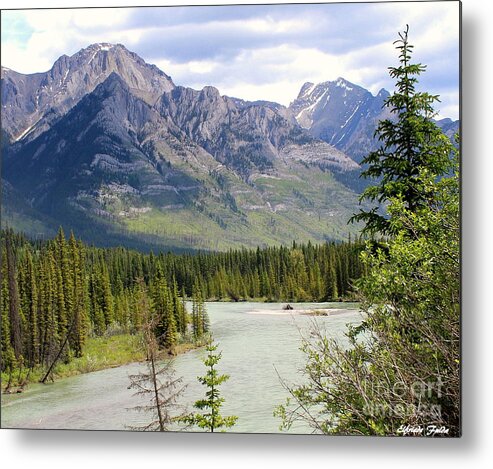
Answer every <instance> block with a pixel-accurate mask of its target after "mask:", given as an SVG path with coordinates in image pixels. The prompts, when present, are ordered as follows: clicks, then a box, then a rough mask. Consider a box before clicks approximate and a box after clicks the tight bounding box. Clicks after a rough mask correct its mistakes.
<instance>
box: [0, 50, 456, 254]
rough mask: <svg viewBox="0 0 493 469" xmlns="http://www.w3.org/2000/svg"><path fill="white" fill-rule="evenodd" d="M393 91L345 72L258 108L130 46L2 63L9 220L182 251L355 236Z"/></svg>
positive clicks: (5, 215) (41, 229)
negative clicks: (368, 168)
mask: <svg viewBox="0 0 493 469" xmlns="http://www.w3.org/2000/svg"><path fill="white" fill-rule="evenodd" d="M388 96H389V94H388V92H386V91H385V90H381V91H380V92H379V93H378V94H377V95H376V96H373V95H372V94H371V93H370V92H369V91H367V90H365V89H363V88H361V87H359V86H356V85H354V84H351V83H349V82H348V81H346V80H344V79H342V78H339V79H338V80H336V81H334V82H326V83H321V84H318V85H314V84H312V83H306V84H305V85H303V87H302V89H301V91H300V93H299V95H298V97H297V98H296V99H295V100H294V101H293V102H292V103H291V105H290V106H289V107H284V106H282V105H280V104H277V103H273V102H266V101H257V102H248V101H244V100H241V99H237V98H233V97H227V96H223V95H221V94H220V92H219V91H218V90H217V89H216V88H214V87H212V86H206V87H205V88H203V89H202V90H194V89H191V88H186V87H182V86H177V85H175V83H173V81H172V79H171V77H170V76H168V75H167V74H166V73H164V72H163V71H161V70H159V69H158V68H157V67H156V66H154V65H150V64H147V63H146V62H145V61H144V60H143V59H142V58H140V57H139V56H138V55H136V54H134V53H133V52H130V51H129V50H127V49H126V48H125V47H124V46H123V45H121V44H116V45H113V44H106V43H101V44H94V45H91V46H89V47H87V48H85V49H82V50H81V51H79V52H77V53H76V54H74V55H73V56H71V57H68V56H65V55H64V56H62V57H60V58H59V59H58V60H57V61H56V62H55V63H54V65H53V67H52V68H51V69H50V70H49V71H48V72H45V73H36V74H30V75H25V74H20V73H18V72H15V71H13V70H10V69H7V68H4V67H2V71H1V105H2V196H3V197H2V198H3V200H2V220H3V224H4V225H10V226H13V227H14V228H16V229H20V230H22V231H25V232H27V233H29V234H34V235H36V234H40V235H47V234H52V232H53V231H54V230H55V229H57V227H58V226H59V225H63V226H64V227H65V228H66V229H74V230H75V231H76V232H77V234H78V235H80V236H81V237H83V238H84V239H86V240H87V241H91V242H94V243H96V244H100V245H115V244H125V245H127V246H133V247H137V248H154V247H158V248H168V249H173V250H180V249H187V250H188V249H226V248H229V247H238V246H240V245H241V246H250V247H252V246H257V245H271V244H283V243H284V244H287V243H291V242H292V241H293V240H297V241H298V240H299V241H307V240H312V241H316V242H318V241H323V240H329V239H335V240H337V239H343V238H345V237H346V236H347V235H348V233H351V232H356V230H357V227H356V226H351V225H347V219H348V218H349V217H350V215H351V214H352V213H353V212H354V211H355V210H356V206H357V204H358V191H359V189H360V188H361V180H360V179H359V178H358V175H359V172H360V170H361V167H360V164H359V163H360V162H361V159H362V157H363V156H364V155H365V154H366V153H367V152H368V151H370V150H371V149H374V148H375V147H376V144H377V142H376V141H375V139H374V136H373V133H374V130H375V127H376V125H377V123H378V121H379V120H380V119H381V118H385V117H388V112H387V111H386V110H385V109H383V108H382V105H383V102H384V100H385V99H386V97H388ZM442 124H443V125H442V126H443V128H444V131H446V133H448V134H452V133H453V132H454V128H457V126H458V123H457V122H452V121H450V120H446V121H444V122H442Z"/></svg>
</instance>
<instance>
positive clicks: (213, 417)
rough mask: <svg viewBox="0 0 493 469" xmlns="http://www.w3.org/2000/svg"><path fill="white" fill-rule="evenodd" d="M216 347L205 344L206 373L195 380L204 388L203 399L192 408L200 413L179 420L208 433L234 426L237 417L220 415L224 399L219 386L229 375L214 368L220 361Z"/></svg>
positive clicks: (211, 344) (210, 343) (219, 354)
mask: <svg viewBox="0 0 493 469" xmlns="http://www.w3.org/2000/svg"><path fill="white" fill-rule="evenodd" d="M217 347H218V345H217V344H216V345H214V344H213V343H212V341H210V342H209V343H208V344H207V347H206V351H207V357H206V358H205V360H204V365H205V366H206V369H207V372H206V374H205V375H204V376H199V377H198V378H197V379H198V381H199V383H200V384H202V385H203V386H205V387H206V392H205V398H204V399H200V400H198V401H196V402H195V404H194V407H195V408H196V409H198V410H199V411H201V412H198V413H195V414H189V415H187V416H185V417H182V418H181V419H180V421H181V422H185V423H187V424H190V425H196V426H198V427H199V428H203V429H205V431H208V432H215V431H216V430H217V429H220V428H231V427H233V426H234V425H235V424H236V421H237V420H238V417H236V416H228V417H224V416H222V415H221V413H220V411H221V407H222V405H223V404H224V398H223V397H221V394H220V392H219V386H220V385H221V384H223V383H224V382H225V381H227V380H228V379H229V375H226V374H224V375H220V374H218V372H217V369H216V366H217V364H218V363H219V361H220V360H221V356H222V354H221V352H219V353H215V352H216V350H217Z"/></svg>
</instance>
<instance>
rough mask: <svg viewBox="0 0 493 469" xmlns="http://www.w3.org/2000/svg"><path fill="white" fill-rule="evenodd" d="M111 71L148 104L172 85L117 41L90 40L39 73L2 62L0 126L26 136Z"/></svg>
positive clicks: (36, 132) (19, 136) (16, 136)
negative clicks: (21, 70) (75, 51)
mask: <svg viewBox="0 0 493 469" xmlns="http://www.w3.org/2000/svg"><path fill="white" fill-rule="evenodd" d="M112 73H117V74H118V75H119V76H120V77H122V79H123V80H124V81H125V82H126V83H127V84H128V86H129V87H130V88H132V89H133V92H134V93H135V94H136V95H138V96H139V97H141V98H142V99H143V100H144V101H146V102H147V103H149V104H154V102H155V101H156V100H157V98H158V97H159V96H160V95H161V94H162V93H164V92H166V91H169V90H171V89H173V88H174V84H173V82H172V80H171V78H170V77H169V76H168V75H166V74H165V73H164V72H162V71H161V70H159V69H158V68H157V67H155V66H154V65H149V64H147V63H146V62H144V60H142V59H141V58H140V57H139V56H138V55H136V54H134V53H133V52H130V51H128V50H127V49H126V48H125V47H124V46H123V45H121V44H115V45H113V44H105V43H102V44H93V45H91V46H89V47H87V48H85V49H82V50H80V51H79V52H77V53H76V54H74V55H73V56H71V57H68V56H66V55H63V56H61V57H60V58H59V59H58V60H57V61H56V62H55V63H54V64H53V67H52V68H51V69H50V70H49V71H47V72H45V73H35V74H32V75H24V74H20V73H17V72H14V71H13V70H10V69H6V68H3V67H2V75H1V80H2V84H1V88H2V128H3V129H4V130H5V131H7V132H8V133H9V135H10V136H11V138H12V140H14V141H17V140H20V139H22V138H29V139H32V138H34V137H36V136H37V135H40V134H41V133H42V132H43V131H45V130H46V129H47V128H49V127H50V125H51V124H52V123H53V122H54V121H55V120H56V118H58V117H59V116H61V115H63V114H65V113H66V112H67V111H68V110H70V109H71V108H72V107H73V106H74V105H75V104H77V103H78V102H79V100H80V99H81V98H82V97H83V96H85V95H86V94H88V93H90V92H92V91H93V90H94V89H95V88H96V86H97V85H99V84H100V83H102V82H103V81H105V80H106V79H107V78H108V77H109V76H110V75H111V74H112Z"/></svg>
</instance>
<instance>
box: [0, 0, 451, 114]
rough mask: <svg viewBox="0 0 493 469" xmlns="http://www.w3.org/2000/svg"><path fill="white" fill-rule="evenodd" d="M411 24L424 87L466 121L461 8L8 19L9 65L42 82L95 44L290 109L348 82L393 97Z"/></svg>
mask: <svg viewBox="0 0 493 469" xmlns="http://www.w3.org/2000/svg"><path fill="white" fill-rule="evenodd" d="M12 3H13V2H12ZM103 3H104V2H103ZM164 3H165V2H162V4H164ZM173 3H175V4H179V3H180V2H179V1H175V2H173ZM182 3H183V2H182ZM120 4H122V3H120ZM5 7H7V5H5ZM406 23H407V24H409V26H410V39H411V43H413V44H414V45H415V53H414V59H415V60H416V61H419V62H422V63H424V64H427V67H428V68H427V71H426V73H425V74H424V75H422V77H421V80H420V86H421V87H422V88H423V89H425V90H426V91H430V92H432V93H435V94H439V95H440V97H441V101H442V102H441V103H440V104H439V105H438V106H437V110H438V111H439V115H440V116H441V117H451V118H454V119H456V118H458V115H459V2H457V1H442V2H390V3H353V4H351V3H339V4H330V3H329V4H312V5H310V4H283V5H250V6H247V5H246V6H241V5H232V6H231V5H230V6H197V7H180V6H178V7H168V8H164V7H162V8H158V7H150V8H119V9H114V8H112V9H110V8H104V9H100V8H98V9H41V10H10V11H9V10H2V17H1V26H2V30H1V53H2V54H1V61H2V65H3V66H6V67H9V68H12V69H14V70H16V71H19V72H22V73H34V72H40V71H46V70H48V69H49V68H51V66H52V64H53V62H54V61H55V60H56V59H57V58H58V57H59V56H60V55H62V54H67V55H72V54H74V53H76V52H77V51H78V50H80V49H81V48H83V47H86V46H88V45H89V44H92V43H95V42H110V43H122V44H124V45H125V46H126V47H127V48H128V49H130V50H132V51H134V52H136V53H137V54H139V55H140V56H141V57H143V58H144V59H145V60H146V61H147V62H149V63H154V64H156V65H157V66H158V67H159V68H161V69H162V70H164V71H165V72H166V73H167V74H169V75H171V77H172V78H173V81H174V82H175V84H178V85H185V86H191V87H193V88H197V89H200V88H202V87H203V86H205V85H213V86H216V87H217V88H219V90H220V91H221V93H222V94H227V95H230V96H236V97H240V98H244V99H249V100H256V99H267V100H271V101H277V102H280V103H282V104H285V105H288V104H289V103H290V102H291V101H292V100H293V99H294V98H295V97H296V96H297V94H298V92H299V89H300V88H301V86H302V85H303V83H305V82H306V81H311V82H314V83H319V82H322V81H327V80H335V79H336V78H337V77H340V76H341V77H344V78H346V79H347V80H349V81H351V82H353V83H356V84H359V85H361V86H364V87H365V88H367V89H369V90H370V91H372V92H373V93H377V92H378V90H379V89H380V88H382V87H384V88H386V89H388V90H389V91H392V90H393V82H392V81H391V79H390V78H389V76H388V70H387V67H388V66H390V65H396V64H397V53H396V51H395V49H394V46H393V45H392V43H393V41H394V40H395V39H396V38H397V33H398V31H402V30H403V29H404V28H405V25H406Z"/></svg>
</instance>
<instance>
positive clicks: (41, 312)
mask: <svg viewBox="0 0 493 469" xmlns="http://www.w3.org/2000/svg"><path fill="white" fill-rule="evenodd" d="M361 248H362V243H361V242H359V241H358V242H354V241H353V242H352V241H351V240H348V242H345V243H335V242H333V243H325V244H321V245H313V244H311V243H308V244H300V245H298V244H296V243H293V244H292V245H291V246H290V247H285V246H280V247H268V248H263V249H261V248H257V249H256V250H246V249H239V250H230V251H227V252H199V253H194V254H192V253H191V254H175V253H171V252H168V253H162V252H161V253H159V254H154V253H152V252H151V253H149V254H144V253H141V252H138V251H133V250H129V249H126V248H123V247H121V248H97V247H94V246H88V245H86V244H84V243H83V242H82V241H80V240H77V239H76V237H75V235H74V234H73V233H71V234H70V236H69V237H68V239H67V237H66V235H65V233H64V232H63V229H62V228H60V230H59V232H58V234H57V236H56V237H55V238H54V239H52V240H48V241H47V240H42V241H41V240H37V241H31V240H29V239H27V238H26V237H25V236H23V235H21V234H17V233H14V232H13V231H12V230H10V229H7V230H4V231H2V233H1V254H2V270H1V271H2V286H1V287H2V304H1V312H2V344H1V346H2V358H3V359H2V372H3V373H6V375H4V376H7V378H6V386H7V387H10V383H11V380H12V374H13V373H15V372H17V371H19V370H21V369H24V370H31V369H34V368H38V369H39V368H44V369H46V370H50V367H51V366H52V365H53V364H55V363H56V362H65V363H68V362H70V361H71V360H72V359H73V358H76V357H81V356H82V355H83V354H84V350H85V345H86V342H87V340H88V339H89V338H93V337H101V336H114V335H118V334H127V335H128V334H130V335H136V334H138V333H139V331H140V329H141V327H142V324H143V322H144V321H145V318H146V315H147V314H148V312H150V313H151V314H152V315H153V316H154V318H157V321H156V324H157V326H156V330H155V334H156V337H158V339H159V340H160V347H161V348H162V349H164V350H167V351H169V352H171V353H173V352H174V347H175V346H176V345H178V344H183V343H197V342H199V343H200V340H201V339H202V337H203V336H204V335H205V334H206V333H207V332H208V327H209V326H208V322H209V321H208V318H207V312H206V308H205V306H204V302H205V301H206V300H213V301H242V300H251V299H255V300H257V301H259V300H260V301H291V302H293V301H339V300H346V299H352V298H354V293H353V290H352V282H353V280H354V279H357V278H359V277H360V276H361V274H362V264H361V262H360V260H359V253H360V251H361ZM187 300H190V301H191V302H192V307H191V311H188V310H187V306H186V301H187ZM47 375H49V371H48V373H47ZM47 375H46V374H45V375H44V377H45V378H46V377H47Z"/></svg>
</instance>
